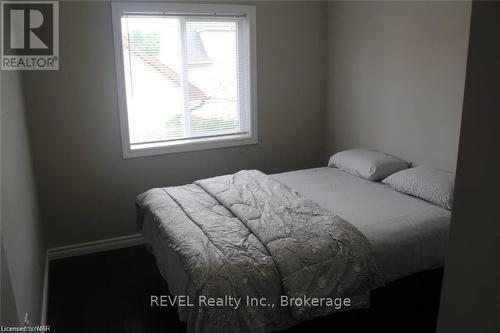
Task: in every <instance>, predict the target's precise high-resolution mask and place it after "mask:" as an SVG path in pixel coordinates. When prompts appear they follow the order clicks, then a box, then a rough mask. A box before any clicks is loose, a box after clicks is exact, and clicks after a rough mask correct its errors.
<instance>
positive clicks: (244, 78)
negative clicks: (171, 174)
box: [119, 12, 252, 150]
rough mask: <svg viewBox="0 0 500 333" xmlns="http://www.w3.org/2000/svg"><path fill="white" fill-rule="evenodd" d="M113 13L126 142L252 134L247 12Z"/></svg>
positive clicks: (157, 143) (150, 144)
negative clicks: (117, 32) (117, 26)
mask: <svg viewBox="0 0 500 333" xmlns="http://www.w3.org/2000/svg"><path fill="white" fill-rule="evenodd" d="M119 20H120V25H121V29H120V31H121V36H120V41H121V45H120V46H121V50H122V52H121V53H122V57H123V62H122V63H123V74H124V83H125V84H124V86H125V95H126V96H125V99H126V121H127V131H128V133H127V134H128V135H127V137H128V146H129V147H128V148H130V150H140V149H148V148H155V147H163V146H175V145H189V144H190V143H193V142H204V141H210V140H214V139H215V140H218V139H231V138H237V139H241V138H250V137H252V133H251V132H252V115H251V100H250V63H249V62H250V58H249V54H250V53H249V50H248V48H249V43H248V41H249V30H248V17H247V15H244V14H238V15H236V14H235V15H232V14H225V15H206V14H196V13H189V12H188V13H185V14H168V13H163V14H143V13H130V12H127V13H121V14H120V16H119Z"/></svg>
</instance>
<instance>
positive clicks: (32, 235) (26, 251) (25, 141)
mask: <svg viewBox="0 0 500 333" xmlns="http://www.w3.org/2000/svg"><path fill="white" fill-rule="evenodd" d="M20 77H21V75H20V74H19V72H12V71H4V72H2V77H1V83H2V89H1V102H2V104H1V110H2V114H1V125H2V127H1V179H2V182H1V219H2V235H1V238H2V252H3V253H2V270H1V271H2V277H1V280H2V324H18V323H14V321H16V320H19V321H24V316H25V313H28V314H29V320H30V322H31V323H33V324H34V323H40V314H41V305H42V291H43V274H44V264H45V245H44V241H43V234H42V227H41V224H40V218H39V215H38V201H37V199H36V187H35V180H34V175H33V169H32V161H31V150H30V143H29V137H28V132H27V127H26V114H25V112H26V110H25V106H24V95H23V91H22V84H21V79H20ZM16 317H17V318H16Z"/></svg>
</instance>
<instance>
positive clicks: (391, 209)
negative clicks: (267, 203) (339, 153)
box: [273, 167, 450, 282]
mask: <svg viewBox="0 0 500 333" xmlns="http://www.w3.org/2000/svg"><path fill="white" fill-rule="evenodd" d="M273 177H274V178H275V179H276V180H278V181H279V182H281V183H283V184H285V185H287V186H288V187H290V188H292V189H294V190H296V191H298V192H299V193H301V194H302V195H304V196H306V197H308V198H309V199H311V200H314V201H316V202H317V203H318V204H320V205H321V206H323V207H324V208H326V209H329V210H330V211H332V212H334V213H336V214H338V215H339V216H340V217H342V218H344V219H345V220H347V221H349V222H350V223H352V224H353V225H355V226H356V227H357V228H358V229H359V230H360V231H361V232H362V233H363V234H364V235H365V236H366V238H368V240H369V241H370V244H371V246H372V249H373V251H374V252H375V259H376V261H377V264H378V266H379V268H380V270H381V271H382V273H383V275H384V278H385V281H386V282H388V281H392V280H395V279H398V278H401V277H404V276H408V275H411V274H413V273H417V272H420V271H425V270H430V269H433V268H437V267H440V266H442V265H443V264H444V258H445V252H446V243H447V240H448V229H449V224H450V212H449V211H448V210H446V209H444V208H441V207H439V206H436V205H434V204H431V203H429V202H426V201H423V200H420V199H417V198H415V197H412V196H409V195H406V194H402V193H399V192H397V191H395V190H393V189H392V188H390V187H389V186H388V185H385V184H382V183H379V182H372V181H368V180H364V179H361V178H359V177H355V176H351V175H349V174H347V173H345V172H343V171H340V170H339V169H335V168H327V167H325V168H316V169H307V170H298V171H292V172H286V173H280V174H275V175H273Z"/></svg>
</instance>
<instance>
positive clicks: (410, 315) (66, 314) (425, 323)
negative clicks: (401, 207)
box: [48, 246, 442, 333]
mask: <svg viewBox="0 0 500 333" xmlns="http://www.w3.org/2000/svg"><path fill="white" fill-rule="evenodd" d="M441 276H442V271H441V270H437V271H432V272H427V273H424V274H419V275H417V276H414V277H411V278H408V279H404V280H400V281H398V282H396V283H392V284H390V285H389V286H388V287H385V288H380V289H378V290H375V291H374V292H373V293H372V306H371V308H370V309H369V310H353V311H347V312H344V313H339V314H334V315H331V316H327V317H323V318H319V319H315V320H313V321H311V322H307V323H304V324H301V325H299V326H297V327H294V328H293V329H290V330H288V331H287V332H306V331H312V330H314V331H317V332H318V331H319V332H321V331H325V328H328V331H330V330H335V331H337V332H342V331H344V332H353V333H354V332H366V331H368V330H369V331H373V330H375V332H378V331H382V332H405V333H407V332H415V333H416V332H418V333H425V332H434V331H435V324H436V317H437V310H438V305H439V294H440V285H441ZM49 288H50V289H49V313H48V324H49V325H50V326H51V332H56V333H61V332H71V333H78V332H86V333H88V332H106V333H114V332H127V333H129V332H134V333H146V332H148V333H150V332H151V333H153V332H154V333H163V332H184V331H185V329H186V325H185V324H184V323H181V322H179V321H178V319H177V310H176V309H175V308H171V307H162V308H158V307H150V306H149V302H150V295H159V294H166V293H168V291H167V285H166V283H165V281H164V280H163V279H162V277H161V276H160V274H159V272H158V270H157V268H156V263H155V260H154V257H153V256H151V255H150V254H149V253H148V252H147V251H146V249H145V247H144V246H136V247H130V248H126V249H120V250H114V251H108V252H102V253H96V254H89V255H84V256H79V257H73V258H68V259H59V260H55V261H53V262H52V263H51V264H50V286H49Z"/></svg>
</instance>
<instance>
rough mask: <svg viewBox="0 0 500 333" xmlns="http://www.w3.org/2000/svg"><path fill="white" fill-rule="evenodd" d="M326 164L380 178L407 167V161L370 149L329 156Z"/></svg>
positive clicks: (345, 151)
mask: <svg viewBox="0 0 500 333" xmlns="http://www.w3.org/2000/svg"><path fill="white" fill-rule="evenodd" d="M328 166H329V167H336V168H338V169H340V170H342V171H345V172H347V173H350V174H351V175H354V176H358V177H361V178H364V179H368V180H381V179H384V178H385V177H387V176H389V175H390V174H392V173H394V172H397V171H400V170H403V169H407V168H408V163H406V162H405V161H402V160H400V159H397V158H395V157H392V156H389V155H387V154H384V153H379V152H376V151H372V150H366V149H351V150H344V151H341V152H338V153H336V154H335V155H333V156H332V157H330V161H329V162H328Z"/></svg>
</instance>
